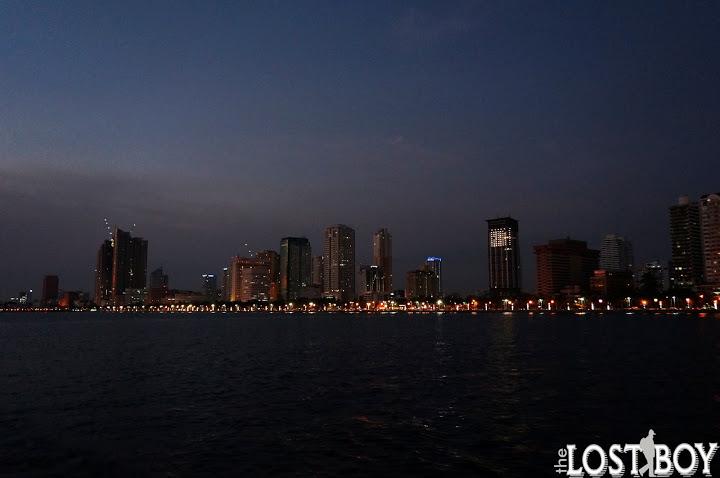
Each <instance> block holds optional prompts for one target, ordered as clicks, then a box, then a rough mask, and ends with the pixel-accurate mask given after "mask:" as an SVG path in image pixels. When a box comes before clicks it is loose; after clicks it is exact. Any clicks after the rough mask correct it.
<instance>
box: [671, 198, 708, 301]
mask: <svg viewBox="0 0 720 478" xmlns="http://www.w3.org/2000/svg"><path fill="white" fill-rule="evenodd" d="M670 241H671V243H672V253H671V259H670V288H671V289H689V288H693V287H695V286H697V285H700V284H702V283H703V256H702V238H701V234H700V209H699V207H698V203H696V202H691V201H690V199H689V198H688V197H687V196H683V197H681V198H680V199H679V200H678V203H677V204H676V205H674V206H671V207H670Z"/></svg>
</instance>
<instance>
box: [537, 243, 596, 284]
mask: <svg viewBox="0 0 720 478" xmlns="http://www.w3.org/2000/svg"><path fill="white" fill-rule="evenodd" d="M534 249H535V255H536V259H537V289H538V295H540V296H541V297H552V296H555V295H565V294H567V295H572V294H584V293H587V292H589V290H590V278H591V277H592V276H593V273H594V271H595V270H596V269H597V268H598V257H599V255H600V251H597V250H594V249H588V247H587V242H585V241H576V240H572V239H569V238H568V239H556V240H553V241H550V242H549V243H548V244H543V245H540V246H535V248H534Z"/></svg>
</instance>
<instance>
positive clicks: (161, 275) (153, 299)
mask: <svg viewBox="0 0 720 478" xmlns="http://www.w3.org/2000/svg"><path fill="white" fill-rule="evenodd" d="M169 282H170V281H169V279H168V275H167V274H165V272H164V271H163V268H162V267H158V268H157V269H155V270H154V271H152V272H151V273H150V284H149V289H148V303H149V304H151V305H159V304H161V303H162V302H163V301H164V300H165V298H166V297H167V295H168V285H169Z"/></svg>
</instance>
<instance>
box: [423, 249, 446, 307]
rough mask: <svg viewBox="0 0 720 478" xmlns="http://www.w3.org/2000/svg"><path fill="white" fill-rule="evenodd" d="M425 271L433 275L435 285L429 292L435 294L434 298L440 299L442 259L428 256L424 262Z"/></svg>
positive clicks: (441, 293) (441, 292) (441, 290)
mask: <svg viewBox="0 0 720 478" xmlns="http://www.w3.org/2000/svg"><path fill="white" fill-rule="evenodd" d="M425 270H428V271H430V272H431V273H432V274H433V280H434V281H435V285H434V286H433V287H432V288H431V290H432V291H433V292H434V293H435V295H434V296H437V297H438V298H442V296H443V283H442V258H441V257H435V256H430V257H428V258H427V259H426V260H425Z"/></svg>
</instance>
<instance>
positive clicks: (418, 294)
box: [405, 267, 440, 300]
mask: <svg viewBox="0 0 720 478" xmlns="http://www.w3.org/2000/svg"><path fill="white" fill-rule="evenodd" d="M437 287H438V281H437V275H436V274H435V272H433V271H432V270H431V269H429V268H428V267H424V268H422V269H417V270H414V271H410V272H408V273H407V274H406V275H405V298H406V299H409V300H418V299H425V300H434V299H437V298H439V297H440V295H439V292H438V289H437Z"/></svg>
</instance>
